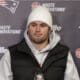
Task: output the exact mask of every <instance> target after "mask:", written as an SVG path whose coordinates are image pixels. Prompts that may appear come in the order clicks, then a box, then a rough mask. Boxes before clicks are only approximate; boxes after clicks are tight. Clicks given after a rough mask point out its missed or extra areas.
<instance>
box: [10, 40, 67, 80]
mask: <svg viewBox="0 0 80 80" xmlns="http://www.w3.org/2000/svg"><path fill="white" fill-rule="evenodd" d="M9 50H10V56H11V68H12V72H13V80H34V77H35V76H36V75H37V74H40V73H41V74H43V76H44V79H45V80H64V72H65V68H66V62H67V55H68V54H67V53H68V51H69V49H68V48H67V47H66V46H63V45H61V44H60V43H58V44H57V45H56V46H55V47H54V48H53V49H52V50H50V52H49V54H48V56H47V58H46V60H45V61H44V63H43V66H42V67H40V66H39V64H38V62H37V60H36V59H35V57H34V55H33V53H32V52H31V49H30V48H29V47H28V45H27V44H26V42H25V40H23V41H22V42H20V43H19V44H17V45H14V46H12V47H9Z"/></svg>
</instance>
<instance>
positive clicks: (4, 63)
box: [0, 49, 12, 80]
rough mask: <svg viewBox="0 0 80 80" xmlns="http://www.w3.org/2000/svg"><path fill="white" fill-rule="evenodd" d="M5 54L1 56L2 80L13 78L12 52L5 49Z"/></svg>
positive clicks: (0, 76)
mask: <svg viewBox="0 0 80 80" xmlns="http://www.w3.org/2000/svg"><path fill="white" fill-rule="evenodd" d="M2 54H3V56H2V57H1V58H0V80H12V72H11V62H10V53H9V50H8V49H4V52H2Z"/></svg>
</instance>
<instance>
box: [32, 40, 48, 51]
mask: <svg viewBox="0 0 80 80" xmlns="http://www.w3.org/2000/svg"><path fill="white" fill-rule="evenodd" d="M33 45H34V46H35V48H36V49H37V50H39V51H40V50H42V49H43V48H45V47H46V46H47V45H48V41H45V42H44V43H39V44H37V43H33Z"/></svg>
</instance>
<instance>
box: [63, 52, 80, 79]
mask: <svg viewBox="0 0 80 80" xmlns="http://www.w3.org/2000/svg"><path fill="white" fill-rule="evenodd" d="M64 80H80V78H79V74H78V71H77V68H76V65H75V63H74V61H73V58H72V55H71V53H70V52H69V54H68V59H67V65H66V70H65V75H64Z"/></svg>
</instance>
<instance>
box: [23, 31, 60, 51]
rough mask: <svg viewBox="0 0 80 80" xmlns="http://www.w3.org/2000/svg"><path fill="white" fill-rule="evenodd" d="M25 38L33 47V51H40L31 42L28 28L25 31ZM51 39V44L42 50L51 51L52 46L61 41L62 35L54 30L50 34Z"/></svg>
mask: <svg viewBox="0 0 80 80" xmlns="http://www.w3.org/2000/svg"><path fill="white" fill-rule="evenodd" d="M24 38H25V41H26V43H27V44H28V46H29V47H30V48H31V50H32V52H35V51H38V50H37V49H36V48H35V47H34V46H33V44H32V43H31V41H30V39H29V36H28V34H27V30H26V31H25V32H24ZM49 39H50V42H49V44H48V45H47V46H46V47H45V48H44V49H42V50H41V52H47V51H50V50H51V49H52V48H54V47H55V46H56V45H57V43H58V42H59V41H60V36H59V35H58V34H57V33H56V32H55V31H54V30H53V31H52V32H51V34H50V38H49Z"/></svg>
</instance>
